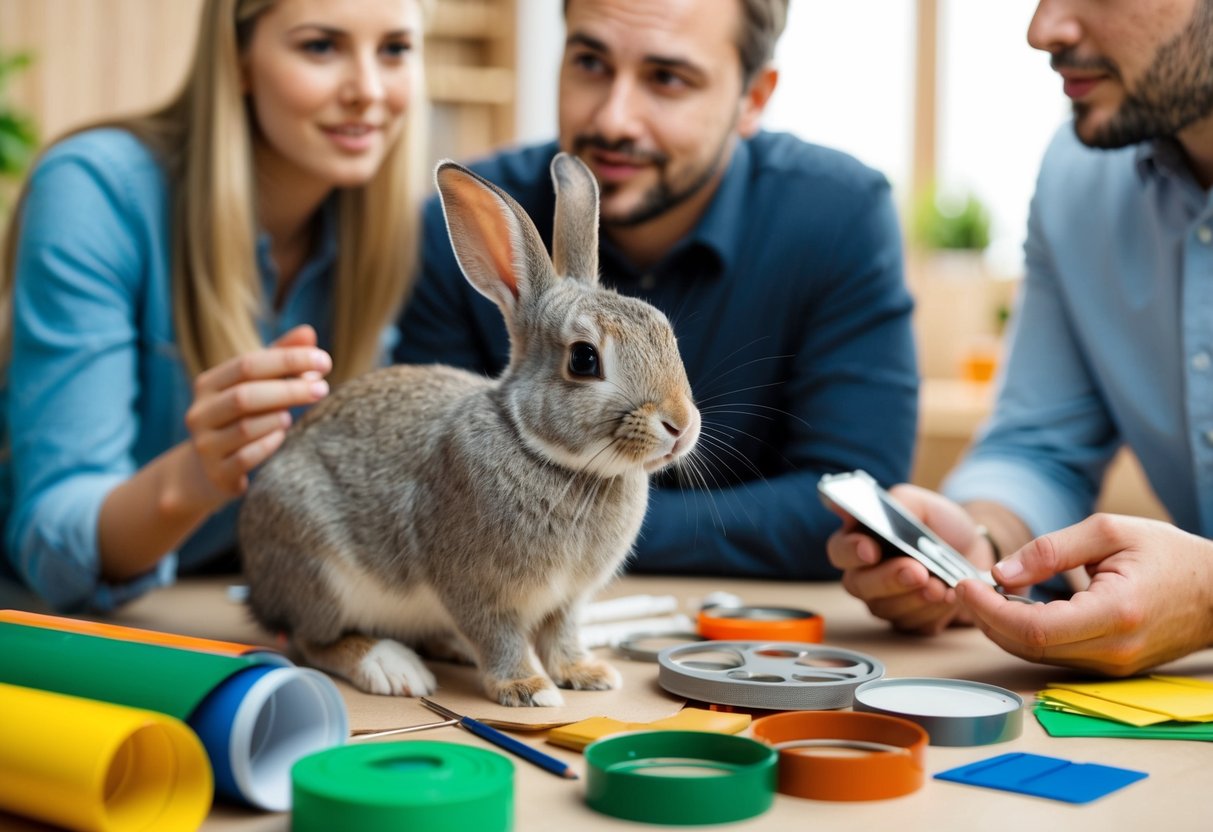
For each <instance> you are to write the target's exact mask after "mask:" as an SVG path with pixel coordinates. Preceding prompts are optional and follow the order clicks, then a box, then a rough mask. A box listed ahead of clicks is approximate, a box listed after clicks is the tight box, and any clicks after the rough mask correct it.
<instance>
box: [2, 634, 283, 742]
mask: <svg viewBox="0 0 1213 832" xmlns="http://www.w3.org/2000/svg"><path fill="white" fill-rule="evenodd" d="M259 664H262V662H261V661H260V660H259V659H258V657H257V656H256V655H251V656H219V655H215V654H214V653H203V652H199V651H195V650H180V649H177V648H173V647H161V646H159V645H156V644H142V643H140V642H136V641H121V640H118V639H112V638H103V637H101V636H93V635H84V634H82V633H71V632H66V631H62V630H50V629H46V628H44V627H31V626H29V625H26V624H12V623H8V622H0V682H7V683H8V684H11V685H24V686H25V687H31V688H38V689H40V690H49V691H54V692H55V693H65V694H68V695H69V696H83V697H85V698H87V699H99V700H101V701H103V702H113V703H114V704H117V705H127V706H129V707H132V708H147V709H148V710H151V711H159V712H160V713H164V714H169V715H170V716H174V717H176V718H177V719H180V720H185V719H188V718H189V715H190V714H191V713H193V711H194V709H195V708H197V707H198V704H199V703H200V702H201V701H202V700H203V699H204V698H205V697H206V695H207V694H209V693H210V692H211V691H213V690H214V689H215V688H217V687H218V686H219V683H220V682H222V681H224V680H225V679H227V678H228V677H230V676H232V675H234V674H236V673H238V672H240V671H241V670H244V669H245V668H247V667H255V666H257V665H259Z"/></svg>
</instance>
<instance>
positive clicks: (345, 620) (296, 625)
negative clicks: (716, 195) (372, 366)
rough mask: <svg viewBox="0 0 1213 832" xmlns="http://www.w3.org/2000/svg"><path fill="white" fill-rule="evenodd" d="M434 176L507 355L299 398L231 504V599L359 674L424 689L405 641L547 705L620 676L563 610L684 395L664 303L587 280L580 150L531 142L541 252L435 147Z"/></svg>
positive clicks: (602, 571) (612, 535)
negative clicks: (544, 158)
mask: <svg viewBox="0 0 1213 832" xmlns="http://www.w3.org/2000/svg"><path fill="white" fill-rule="evenodd" d="M435 177H436V179H437V183H438V189H439V193H440V195H441V199H442V206H443V210H444V212H445V216H446V222H447V229H448V231H449V233H450V237H451V241H452V244H453V246H454V248H455V253H456V255H457V258H458V260H459V264H460V266H461V267H462V269H463V272H464V274H465V276H466V277H467V278H468V280H469V281H470V282H471V283H472V284H473V285H474V286H475V287H476V288H477V289H478V290H479V291H480V292H481V293H482V294H484V295H486V296H487V297H489V298H490V299H491V300H493V301H494V302H496V303H497V304H498V306H500V307H501V310H502V313H503V314H504V316H505V319H506V324H507V327H508V329H509V334H510V343H511V356H510V363H509V366H508V367H507V368H506V369H505V371H504V372H503V373H502V374H501V376H500V378H498V379H496V380H489V379H485V378H482V377H480V376H477V375H473V374H471V373H467V372H464V371H462V370H457V369H454V368H451V367H443V366H429V367H415V366H396V367H389V368H386V369H382V370H377V371H374V372H371V373H368V374H366V375H364V376H362V377H360V378H357V379H355V380H353V381H350V382H348V383H346V384H344V385H341V386H339V387H338V388H336V389H335V390H334V391H333V393H332V394H331V395H329V396H328V397H327V398H326V399H324V400H323V401H321V402H320V403H319V404H317V405H316V406H315V407H313V408H312V409H311V411H310V412H308V414H307V415H306V416H305V417H304V418H303V419H302V420H300V422H299V423H298V424H297V425H296V426H295V427H294V428H292V429H291V430H290V431H289V432H288V436H287V440H286V442H285V443H284V444H283V446H282V448H281V449H279V451H278V452H277V453H275V454H274V455H273V457H271V458H270V460H269V461H268V462H266V464H265V465H264V466H263V468H262V469H261V470H260V471H259V472H258V475H257V476H256V478H255V480H254V482H253V484H252V487H251V488H250V490H249V493H248V495H247V497H246V499H245V504H244V507H243V509H242V511H241V514H240V529H239V531H240V540H241V545H242V548H243V557H244V567H245V570H246V573H247V577H248V581H249V584H250V597H249V603H250V605H251V607H252V610H253V613H254V614H255V615H256V617H257V618H258V620H259V621H260V622H261V623H262V624H264V625H265V626H266V627H268V628H271V629H272V630H276V631H285V632H287V633H288V634H289V635H290V636H291V639H292V642H293V645H294V646H295V648H296V649H297V650H298V651H299V652H300V653H301V654H302V656H303V657H304V659H305V660H306V661H308V662H309V663H311V664H313V665H316V666H318V667H321V668H324V669H327V670H330V671H332V672H334V673H336V674H338V675H341V676H344V677H345V678H347V679H349V680H350V681H351V682H353V683H354V684H355V685H356V686H357V687H359V688H361V689H362V690H365V691H369V692H373V693H384V694H387V693H391V694H398V695H422V694H426V693H429V692H431V691H432V690H433V689H434V687H435V682H434V678H433V676H432V675H430V673H429V671H428V670H427V669H426V668H425V666H424V665H423V664H422V663H421V661H420V660H419V659H418V657H417V655H416V654H415V653H413V652H412V650H410V649H409V648H408V647H405V646H404V644H408V645H412V646H417V647H420V648H422V649H423V650H426V651H427V652H430V653H431V654H438V655H440V656H444V657H451V656H462V657H464V658H467V659H470V660H472V661H474V662H475V663H476V664H477V665H479V667H480V669H481V671H482V678H483V683H484V687H485V690H486V692H487V694H488V695H489V696H490V697H491V698H493V699H495V700H497V701H498V702H500V703H502V704H505V705H558V704H560V703H561V701H562V700H561V697H560V694H559V692H558V691H557V690H556V689H555V686H554V685H553V683H555V685H558V686H561V687H568V688H574V689H579V690H604V689H608V688H613V687H617V686H618V685H619V675H618V673H617V672H616V671H615V670H614V668H612V667H611V666H610V665H608V664H607V663H605V662H603V661H601V660H599V659H596V658H594V657H592V656H590V655H589V654H588V653H586V651H585V650H583V649H582V648H581V646H580V644H579V642H578V637H577V625H576V616H577V612H578V609H579V607H580V605H581V604H582V602H583V601H584V599H585V598H587V597H588V596H590V595H591V594H593V593H594V592H595V591H596V590H597V589H599V588H600V587H601V586H602V585H603V584H604V583H606V581H608V580H609V579H610V578H611V577H612V576H613V575H614V574H615V572H616V571H617V570H618V569H619V567H620V565H621V563H622V562H623V560H624V558H625V557H626V556H627V554H628V552H629V550H630V549H631V546H632V543H633V541H634V540H635V538H636V535H637V533H638V532H639V530H640V524H641V520H642V519H643V517H644V511H645V503H646V499H647V495H648V475H649V473H651V472H652V471H654V470H657V469H658V468H661V467H663V466H664V465H666V464H669V463H670V462H672V461H674V460H675V459H676V458H677V457H679V456H681V455H682V454H684V453H686V452H687V451H688V450H690V449H691V448H692V447H693V445H694V444H695V441H696V439H697V438H698V435H699V427H700V420H699V412H698V410H697V409H696V407H695V404H694V402H693V400H692V398H691V390H690V385H689V383H688V382H687V378H686V373H685V371H684V369H683V366H682V361H681V359H680V357H679V354H678V346H677V343H676V341H675V338H674V334H673V331H672V330H671V328H670V325H669V322H668V321H667V320H666V318H665V316H664V315H662V314H661V313H660V312H659V311H657V310H656V309H654V308H653V307H651V306H649V305H648V304H646V303H644V302H642V301H639V300H636V299H634V298H628V297H624V296H622V295H619V294H616V293H615V292H613V291H609V290H606V289H602V288H600V287H599V286H598V285H597V281H598V251H597V240H598V186H597V183H596V182H595V180H594V177H593V175H592V174H591V173H590V172H589V170H588V169H587V168H586V167H585V166H584V165H583V164H582V163H581V162H579V161H578V160H576V159H575V158H573V157H571V156H568V155H566V154H560V155H558V156H557V157H556V158H555V159H554V160H553V162H552V178H553V182H554V183H555V186H556V193H557V200H556V224H555V232H554V239H553V257H552V259H549V258H548V255H547V252H546V250H545V248H544V246H543V243H542V241H541V239H540V237H539V234H538V232H537V231H536V230H535V227H534V225H533V224H532V222H531V220H530V218H529V217H527V216H526V214H525V213H524V212H523V211H522V209H521V208H520V207H519V206H518V204H517V203H515V202H514V200H513V199H511V198H510V197H509V196H508V195H507V194H505V193H504V192H503V191H501V190H500V189H498V188H497V187H495V186H494V185H492V184H490V183H488V182H486V181H485V180H483V179H481V178H480V177H479V176H477V175H475V174H474V173H472V172H470V171H468V170H466V169H464V168H462V167H460V166H459V165H456V164H454V163H452V162H443V163H442V164H440V165H439V166H438V169H437V172H436V175H435ZM553 261H554V262H553ZM586 345H591V346H592V348H593V350H594V351H596V354H597V359H598V363H597V369H598V372H597V373H590V372H588V371H590V370H594V369H595V365H594V362H593V361H591V360H590V358H589V357H588V354H587V353H586V351H585V346H586ZM536 659H537V660H538V664H537V663H536ZM540 665H542V667H540Z"/></svg>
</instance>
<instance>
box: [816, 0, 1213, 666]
mask: <svg viewBox="0 0 1213 832" xmlns="http://www.w3.org/2000/svg"><path fill="white" fill-rule="evenodd" d="M1028 40H1029V42H1030V43H1031V44H1032V46H1034V47H1036V48H1037V49H1041V50H1044V51H1046V52H1048V53H1050V55H1051V56H1052V66H1053V68H1054V69H1055V70H1056V71H1057V72H1058V73H1059V74H1060V75H1061V76H1062V79H1063V82H1064V89H1065V92H1066V94H1067V95H1068V96H1069V97H1070V98H1071V99H1072V101H1073V110H1074V120H1073V124H1072V125H1071V126H1067V127H1065V128H1063V129H1062V131H1061V132H1060V133H1059V134H1058V135H1057V137H1056V138H1055V139H1054V141H1053V143H1052V145H1051V146H1050V147H1049V149H1048V151H1047V153H1046V155H1045V158H1044V162H1043V164H1042V166H1041V171H1040V177H1039V180H1038V182H1037V188H1036V195H1035V197H1034V199H1033V202H1032V209H1031V215H1030V219H1029V227H1028V240H1027V244H1026V254H1027V258H1026V263H1027V279H1026V281H1025V285H1024V287H1023V291H1022V294H1021V301H1020V306H1019V309H1018V312H1017V315H1016V326H1015V330H1014V334H1013V339H1012V342H1011V349H1010V359H1009V362H1008V366H1007V368H1006V372H1005V375H1004V377H1003V379H1002V383H1001V387H1000V391H999V396H998V402H997V406H996V408H995V413H994V416H993V418H992V419H991V421H990V423H989V424H988V425H987V426H986V427H985V428H984V430H983V432H982V435H981V436H980V438H979V441H978V443H977V444H976V446H975V448H974V449H973V451H972V452H971V453H970V454H969V455H968V457H967V458H966V459H965V460H964V461H963V463H962V464H961V465H960V467H959V468H958V469H957V470H955V471H954V472H953V473H952V475H951V476H950V477H949V478H948V480H947V481H946V482H945V485H944V492H945V494H947V496H948V497H949V498H951V499H950V500H949V499H945V498H944V497H941V496H939V495H936V494H932V493H930V492H927V491H924V490H923V489H917V488H914V487H913V486H904V485H903V486H898V487H897V488H896V489H895V490H894V493H895V495H896V496H897V497H898V498H900V499H901V501H902V502H903V503H905V504H907V505H908V506H909V507H910V508H911V509H912V510H913V511H915V512H916V513H917V514H918V515H919V516H920V517H921V518H922V519H923V520H924V521H925V522H926V523H927V524H928V525H929V526H931V527H932V528H933V529H935V530H936V531H937V532H939V533H940V534H941V535H942V536H943V537H944V538H945V539H946V540H948V542H950V543H952V544H953V545H954V546H956V547H957V548H958V549H959V550H960V551H961V552H962V553H963V554H965V556H966V557H968V558H970V559H971V560H972V561H974V562H975V563H976V564H977V565H978V566H979V567H980V568H983V569H988V568H991V567H993V571H994V577H995V579H997V580H998V581H999V583H1000V584H1002V585H1003V586H1004V587H1006V588H1007V589H1009V590H1011V591H1019V592H1023V591H1025V589H1024V588H1025V587H1029V586H1031V585H1033V584H1040V583H1042V582H1045V581H1050V580H1056V578H1057V577H1058V576H1059V575H1060V574H1061V573H1063V572H1066V571H1067V570H1076V572H1077V574H1078V575H1079V576H1080V577H1081V578H1083V579H1085V581H1084V582H1085V583H1086V585H1085V586H1082V583H1079V586H1081V587H1082V588H1081V590H1080V591H1078V592H1076V593H1074V594H1073V595H1072V596H1071V597H1069V598H1068V599H1067V600H1060V601H1055V602H1053V603H1049V604H1036V605H1031V606H1027V605H1023V604H1017V603H1014V602H1011V601H1008V600H1006V599H1004V598H1002V597H1001V596H1000V595H999V594H998V593H996V592H995V591H994V590H993V589H991V588H990V587H988V586H984V585H982V584H980V582H978V581H965V582H962V583H961V584H960V585H959V586H958V587H957V588H956V590H949V589H947V588H946V587H945V586H944V585H943V584H942V583H941V582H939V580H938V579H933V578H930V577H929V576H928V575H927V572H926V570H925V568H923V567H922V566H921V565H920V564H918V563H917V562H915V561H912V560H910V559H909V558H896V559H893V560H890V561H886V562H884V563H878V559H879V551H878V548H877V546H876V545H875V542H874V541H873V540H872V539H871V538H869V537H866V536H864V535H861V534H858V533H856V531H855V524H854V522H853V521H851V520H847V521H846V523H845V525H844V527H843V530H842V531H841V532H839V533H838V534H836V535H835V536H834V537H833V538H832V539H831V541H830V544H829V549H830V558H831V561H832V562H833V563H834V564H835V565H836V566H838V567H840V568H842V569H844V570H845V576H844V584H845V585H846V587H847V589H848V590H849V591H850V592H851V593H852V594H854V595H856V596H858V597H859V598H861V599H863V600H864V601H865V602H866V603H867V604H868V607H869V609H870V610H871V611H872V612H873V613H874V614H876V615H878V616H880V617H882V618H885V619H887V620H889V621H890V622H892V623H893V625H894V626H895V627H897V628H898V629H902V630H909V631H914V632H923V633H934V632H938V631H939V630H941V629H943V628H944V627H945V626H947V625H949V624H952V623H976V624H977V626H979V627H981V629H982V630H983V631H984V632H985V633H986V634H987V635H988V636H989V637H990V638H991V640H993V641H994V642H995V643H996V644H998V645H999V646H1001V647H1003V648H1004V649H1006V650H1007V651H1009V652H1011V653H1014V654H1016V655H1018V656H1022V657H1024V658H1027V659H1030V660H1033V661H1041V662H1047V663H1051V664H1059V665H1069V666H1075V667H1082V668H1086V669H1091V670H1097V671H1100V672H1104V673H1108V674H1112V675H1126V674H1131V673H1136V672H1138V671H1140V670H1143V669H1145V668H1149V667H1153V666H1156V665H1158V664H1161V663H1163V662H1166V661H1169V660H1171V659H1174V658H1178V657H1179V656H1183V655H1186V654H1188V653H1191V652H1194V651H1196V650H1200V649H1203V648H1206V647H1209V646H1210V645H1211V644H1213V543H1211V542H1210V540H1209V538H1210V537H1213V199H1211V197H1210V186H1211V185H1213V0H1183V1H1182V2H1163V0H1135V2H1127V0H1115V2H1111V3H1099V4H1094V3H1090V2H1083V0H1042V2H1041V3H1040V4H1039V5H1038V7H1037V10H1036V14H1035V16H1034V18H1033V20H1032V24H1031V26H1030V28H1029V31H1028ZM1121 445H1128V446H1129V447H1130V448H1132V449H1133V451H1134V452H1135V453H1136V454H1137V456H1138V458H1139V459H1140V460H1141V463H1142V466H1143V468H1144V469H1145V472H1146V474H1147V476H1148V478H1149V481H1150V484H1151V485H1152V487H1153V488H1154V490H1155V492H1156V493H1157V495H1158V497H1159V499H1160V500H1161V501H1162V503H1163V504H1164V506H1166V508H1167V510H1168V512H1169V513H1170V516H1171V518H1172V519H1173V521H1174V523H1173V524H1168V523H1161V522H1157V521H1150V520H1144V519H1140V518H1129V517H1115V516H1109V515H1095V516H1089V515H1090V514H1091V512H1092V511H1093V509H1094V505H1095V499H1096V496H1097V495H1098V492H1099V488H1100V484H1101V481H1102V479H1103V475H1104V472H1105V470H1106V468H1107V465H1108V463H1109V461H1110V460H1111V458H1112V456H1113V454H1114V453H1115V452H1116V451H1117V449H1118V448H1119V447H1120V446H1121ZM1000 552H1001V553H1003V554H1005V555H1008V556H1009V557H1007V558H1006V559H1003V560H1001V561H1000V562H998V563H997V564H995V561H997V560H998V555H999V553H1000ZM1084 573H1085V574H1084Z"/></svg>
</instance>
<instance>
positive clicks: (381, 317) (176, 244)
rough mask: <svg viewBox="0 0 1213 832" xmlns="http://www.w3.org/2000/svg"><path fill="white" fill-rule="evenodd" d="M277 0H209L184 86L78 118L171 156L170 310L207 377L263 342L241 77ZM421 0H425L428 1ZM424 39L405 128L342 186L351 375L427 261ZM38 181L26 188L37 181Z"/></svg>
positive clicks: (194, 365) (341, 265) (1, 304)
mask: <svg viewBox="0 0 1213 832" xmlns="http://www.w3.org/2000/svg"><path fill="white" fill-rule="evenodd" d="M275 2H276V0H206V2H205V3H204V5H203V10H202V18H201V23H200V26H199V32H198V39H197V43H196V46H195V51H194V58H193V63H192V66H191V68H190V72H189V75H188V76H187V78H186V81H185V84H184V86H183V87H182V89H181V91H180V92H179V93H178V94H177V95H176V97H174V98H173V99H172V100H171V101H170V102H169V103H168V104H167V105H165V106H164V107H162V108H160V109H159V110H156V111H153V112H151V113H147V114H145V115H142V116H137V117H134V118H127V119H117V120H109V121H106V122H103V123H97V124H90V125H88V126H87V127H83V128H79V129H77V130H75V131H73V134H74V133H79V132H83V131H84V130H88V129H93V128H97V127H118V128H121V129H125V130H127V131H129V132H130V133H132V134H134V135H135V136H136V137H138V138H139V139H140V140H141V141H143V142H144V143H145V144H146V145H147V146H148V147H150V148H151V149H152V151H153V152H154V153H155V154H156V156H157V157H158V158H159V159H160V160H161V162H162V164H163V165H164V167H165V171H166V175H167V178H168V182H169V189H170V193H171V199H172V218H171V220H170V222H171V229H172V230H171V233H172V252H173V254H172V258H173V259H172V264H171V269H172V281H173V322H174V325H175V327H176V330H177V343H178V346H179V349H180V351H181V356H182V359H183V360H184V362H185V365H186V369H187V370H188V372H189V373H190V375H191V376H194V375H197V374H198V373H200V372H202V371H203V370H204V369H206V368H208V367H212V366H214V365H216V364H218V363H220V362H222V361H224V360H226V359H228V358H231V357H233V356H236V355H239V354H241V353H245V352H249V351H251V350H255V349H258V348H260V347H261V346H262V343H261V337H260V336H259V334H258V329H257V321H258V318H259V317H260V316H261V315H262V314H263V313H264V311H265V310H266V308H267V303H268V299H266V298H264V297H262V290H261V280H260V277H259V272H258V268H257V260H256V233H257V226H256V217H255V197H254V184H255V181H256V180H255V176H254V171H253V155H252V144H253V125H252V121H251V116H250V115H249V109H248V107H247V105H246V102H245V101H244V95H243V92H242V84H241V77H240V58H241V53H242V51H243V49H244V47H245V45H246V44H247V42H248V39H249V38H250V37H251V35H252V30H253V26H254V25H255V23H256V20H257V18H258V17H260V16H261V15H262V14H263V13H264V12H265V11H266V10H267V9H269V8H270V7H271V6H272V5H273V4H274V3H275ZM419 6H421V7H423V8H424V2H421V0H419ZM419 46H420V43H419V42H417V43H415V46H414V48H415V50H416V51H415V53H414V55H413V57H412V58H411V60H413V61H414V66H413V68H412V72H411V78H412V83H413V89H412V91H411V96H410V100H409V112H408V117H407V119H406V126H405V128H404V135H402V136H401V138H400V140H399V141H397V142H396V144H395V146H394V147H393V148H391V150H389V152H388V154H387V156H386V157H385V159H384V161H383V164H382V166H381V167H380V169H379V171H378V173H376V175H375V177H374V178H373V179H372V180H371V181H370V182H369V183H367V184H366V185H364V186H361V187H356V188H343V189H341V191H340V193H339V195H338V209H337V210H338V216H339V220H338V231H337V245H338V255H337V266H336V275H335V283H334V291H333V298H334V308H333V310H332V332H333V343H332V353H333V372H332V373H331V375H330V379H331V380H332V381H334V382H340V381H343V380H345V379H348V378H351V377H353V376H355V375H357V374H359V373H361V372H364V371H365V370H368V369H370V368H371V367H372V366H373V365H374V364H375V361H376V359H377V358H378V356H379V351H380V333H381V332H382V330H383V328H384V327H385V326H386V325H387V324H389V323H390V321H391V320H392V318H393V316H394V315H396V314H397V312H398V311H399V307H400V305H401V304H402V303H403V301H404V298H405V295H406V294H407V292H408V289H409V286H410V283H411V279H412V276H413V273H414V271H415V267H416V263H417V262H418V259H419V258H418V257H417V254H418V241H419V239H420V234H419V227H418V223H419V210H418V208H419V204H420V200H421V198H422V196H423V194H424V188H425V182H426V179H425V175H424V168H423V165H424V162H425V141H426V129H425V125H426V119H425V96H424V89H425V86H424V80H423V69H422V63H423V62H422V60H421V54H420V50H419ZM27 187H28V186H27ZM23 202H24V193H23V194H22V198H21V199H19V200H18V202H17V205H16V207H15V209H14V211H13V216H12V218H11V219H10V221H9V227H8V231H7V233H6V235H5V240H4V252H3V259H2V261H0V365H2V366H7V365H8V359H9V354H10V351H11V347H12V308H11V304H12V291H13V281H14V278H15V275H14V268H15V265H16V249H17V239H18V237H19V235H20V223H21V207H22V203H23Z"/></svg>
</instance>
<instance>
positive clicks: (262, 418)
mask: <svg viewBox="0 0 1213 832" xmlns="http://www.w3.org/2000/svg"><path fill="white" fill-rule="evenodd" d="M332 366H333V362H332V359H331V358H330V357H329V355H328V353H326V352H325V351H324V350H321V349H318V348H317V347H316V331H315V330H314V329H312V327H310V326H307V325H304V326H298V327H295V328H294V329H292V330H290V331H289V332H287V333H286V334H284V335H283V336H282V337H281V338H279V339H278V340H277V341H275V342H274V343H273V344H271V345H270V346H269V347H267V348H265V349H263V350H257V351H255V352H250V353H246V354H244V355H241V356H237V357H236V358H232V359H230V360H228V361H225V362H223V363H222V364H220V365H218V366H216V367H212V368H211V369H209V370H206V371H205V372H203V373H202V374H200V375H199V376H198V378H197V379H196V380H195V381H194V403H193V405H192V406H191V407H190V409H189V410H188V411H187V412H186V414H185V423H186V425H187V426H188V427H189V430H190V434H191V435H192V445H193V450H194V453H195V455H196V457H197V461H198V469H199V470H200V471H201V473H202V475H203V476H204V478H205V482H200V483H199V484H198V485H199V487H200V489H201V490H202V491H204V492H205V491H209V492H210V495H209V496H210V498H211V499H212V500H213V501H214V502H216V503H218V504H222V503H225V502H227V501H228V500H230V499H232V498H234V497H238V496H240V495H241V494H243V493H244V492H245V490H246V489H247V488H248V474H249V472H250V471H252V470H253V469H254V468H256V467H257V466H258V465H260V464H261V463H262V462H264V461H265V460H266V459H268V458H269V457H270V455H272V454H273V453H274V451H276V450H278V448H279V446H280V445H282V441H283V439H285V438H286V429H287V428H288V427H290V424H291V414H290V408H292V407H297V406H299V405H309V404H312V403H314V402H316V401H319V400H320V399H322V398H324V397H325V396H326V395H327V394H328V389H329V388H328V382H326V381H325V380H324V376H325V375H326V374H327V373H328V372H329V370H331V369H332Z"/></svg>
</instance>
